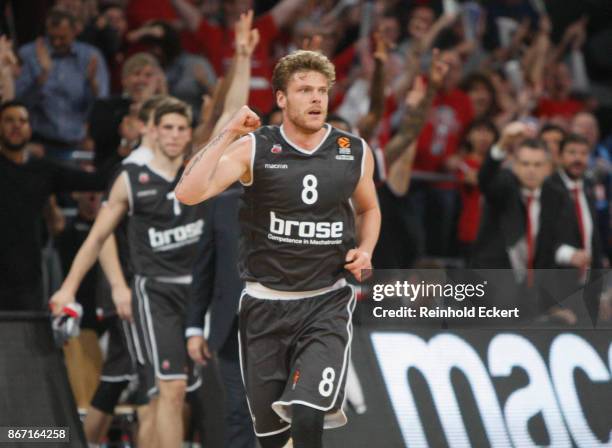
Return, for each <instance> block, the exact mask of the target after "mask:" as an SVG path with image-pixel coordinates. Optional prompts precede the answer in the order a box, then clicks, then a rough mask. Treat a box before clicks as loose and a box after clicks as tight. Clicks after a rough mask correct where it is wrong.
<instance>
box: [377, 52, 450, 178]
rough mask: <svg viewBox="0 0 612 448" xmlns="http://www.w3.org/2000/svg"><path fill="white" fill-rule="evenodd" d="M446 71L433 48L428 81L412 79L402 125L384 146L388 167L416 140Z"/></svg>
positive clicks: (444, 64) (443, 63)
mask: <svg viewBox="0 0 612 448" xmlns="http://www.w3.org/2000/svg"><path fill="white" fill-rule="evenodd" d="M447 73H448V64H446V63H445V62H444V61H443V60H442V59H441V58H440V52H439V51H438V49H434V51H433V53H432V60H431V67H430V69H429V83H428V84H427V86H425V82H424V81H423V79H422V78H416V79H415V80H414V85H413V86H412V89H411V90H410V91H409V92H408V94H407V95H406V99H405V104H406V112H405V114H404V117H403V122H402V125H401V126H400V128H399V131H398V132H397V134H395V135H394V136H393V138H392V139H391V140H390V141H389V143H388V144H387V146H386V147H385V163H386V165H387V166H388V167H389V168H391V167H392V166H393V164H394V163H395V161H396V160H397V159H398V158H400V157H401V156H402V154H404V153H405V151H406V150H407V148H408V147H409V146H410V145H411V143H412V142H414V141H416V139H417V137H418V136H419V134H420V132H421V129H423V126H424V125H425V122H426V120H427V117H428V114H429V111H430V109H431V105H432V103H433V100H434V97H435V94H436V92H437V91H438V89H440V87H441V86H442V83H443V82H444V79H445V77H446V74H447Z"/></svg>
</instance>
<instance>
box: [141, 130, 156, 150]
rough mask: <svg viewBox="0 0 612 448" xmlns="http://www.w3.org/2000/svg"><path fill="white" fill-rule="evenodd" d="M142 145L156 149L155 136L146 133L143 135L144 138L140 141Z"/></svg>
mask: <svg viewBox="0 0 612 448" xmlns="http://www.w3.org/2000/svg"><path fill="white" fill-rule="evenodd" d="M140 146H144V147H145V148H149V149H155V137H153V136H151V135H149V134H144V135H143V136H142V140H141V141H140Z"/></svg>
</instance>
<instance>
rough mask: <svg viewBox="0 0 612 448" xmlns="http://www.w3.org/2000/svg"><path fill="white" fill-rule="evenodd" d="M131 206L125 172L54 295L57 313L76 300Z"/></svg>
mask: <svg viewBox="0 0 612 448" xmlns="http://www.w3.org/2000/svg"><path fill="white" fill-rule="evenodd" d="M127 210H128V192H127V186H126V182H125V178H124V175H121V176H119V177H118V178H117V180H116V181H115V183H114V185H113V188H112V190H111V194H110V197H109V199H108V202H107V204H106V206H105V207H102V209H101V210H100V213H99V214H98V217H97V218H96V221H95V222H94V225H93V227H92V228H91V230H90V232H89V235H88V236H87V239H86V240H85V242H84V243H83V245H82V246H81V248H80V249H79V251H78V253H77V255H76V257H75V258H74V261H73V262H72V266H71V267H70V272H68V275H67V276H66V279H65V280H64V283H63V284H62V287H61V288H60V289H59V290H58V291H57V292H56V293H55V294H53V297H51V303H50V305H51V311H52V312H53V314H54V315H58V314H59V313H60V312H61V310H62V308H63V307H64V306H65V305H67V304H68V303H72V302H74V300H75V299H74V297H75V295H76V292H77V290H78V289H79V286H80V284H81V281H82V280H83V277H85V274H87V272H88V271H89V269H91V267H92V266H93V264H94V263H95V262H96V260H97V258H98V254H99V253H100V250H101V249H102V246H103V245H104V242H105V241H106V239H107V238H108V237H109V235H110V234H111V233H112V232H113V230H114V229H115V227H117V224H118V223H119V221H120V220H121V218H123V216H125V214H126V212H127Z"/></svg>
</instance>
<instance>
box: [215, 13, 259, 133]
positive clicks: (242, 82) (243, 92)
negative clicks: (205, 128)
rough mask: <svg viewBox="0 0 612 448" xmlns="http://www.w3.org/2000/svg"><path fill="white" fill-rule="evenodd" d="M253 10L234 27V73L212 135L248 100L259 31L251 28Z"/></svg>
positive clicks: (241, 17)
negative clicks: (253, 57) (252, 60)
mask: <svg viewBox="0 0 612 448" xmlns="http://www.w3.org/2000/svg"><path fill="white" fill-rule="evenodd" d="M252 26H253V10H249V12H247V13H246V14H241V15H240V19H239V20H238V21H237V22H236V25H235V27H234V28H235V48H236V53H235V54H234V64H233V65H234V69H233V70H234V73H233V76H232V79H231V84H230V86H229V89H228V91H227V95H226V96H225V102H224V104H223V113H222V114H221V117H220V118H219V120H218V121H217V123H216V124H215V127H214V129H213V132H212V135H216V134H218V133H219V131H220V130H221V129H223V126H225V124H226V123H227V122H228V121H229V120H230V119H231V117H233V116H234V115H235V114H236V113H237V112H238V111H239V110H240V108H241V107H242V106H244V105H245V104H246V103H247V101H248V99H249V88H250V82H251V56H252V55H253V51H254V50H255V47H257V44H258V43H259V30H258V29H257V28H252Z"/></svg>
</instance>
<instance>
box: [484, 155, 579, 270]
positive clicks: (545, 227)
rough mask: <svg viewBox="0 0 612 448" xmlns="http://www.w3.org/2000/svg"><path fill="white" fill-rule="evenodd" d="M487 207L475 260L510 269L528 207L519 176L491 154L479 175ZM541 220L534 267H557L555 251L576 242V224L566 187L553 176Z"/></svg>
mask: <svg viewBox="0 0 612 448" xmlns="http://www.w3.org/2000/svg"><path fill="white" fill-rule="evenodd" d="M478 181H479V186H480V190H481V191H482V193H483V195H484V197H485V207H484V210H483V215H482V219H481V224H480V230H479V234H478V238H477V240H476V245H475V248H474V256H473V260H472V264H473V267H475V268H492V269H510V268H511V267H512V266H511V264H510V258H509V256H508V250H509V249H510V248H511V247H513V246H514V245H515V244H516V243H517V242H518V241H519V240H520V239H521V238H522V237H523V236H524V235H525V231H526V229H525V221H526V210H525V205H524V201H523V198H522V193H521V186H520V184H519V181H518V179H517V178H516V176H515V175H514V174H513V173H512V172H511V171H510V170H506V169H502V167H501V161H498V160H495V159H493V158H492V157H491V155H489V156H488V157H487V159H486V160H485V163H484V164H483V166H482V168H481V170H480V173H479V176H478ZM540 204H541V209H540V223H539V230H538V236H537V240H536V247H535V258H534V268H536V269H551V268H556V267H558V266H557V265H556V263H555V253H556V251H557V249H558V248H559V246H560V245H562V244H569V245H572V246H576V243H575V241H574V238H575V235H576V232H577V231H578V230H577V224H576V221H575V219H574V218H573V215H572V209H571V203H570V202H569V199H568V195H567V193H566V192H565V191H564V190H563V188H561V187H559V186H558V185H556V184H555V183H554V182H552V181H551V180H550V179H548V180H546V181H545V182H544V184H543V185H542V193H541V196H540Z"/></svg>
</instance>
